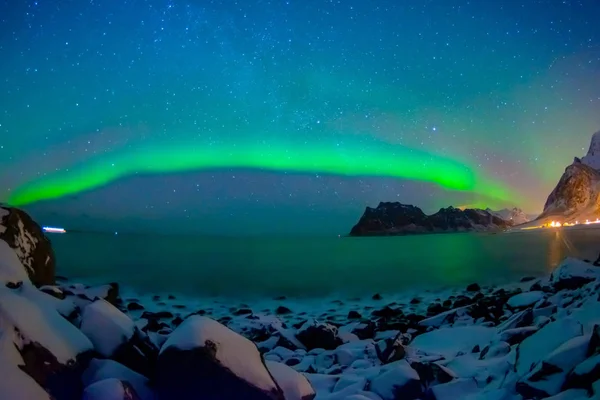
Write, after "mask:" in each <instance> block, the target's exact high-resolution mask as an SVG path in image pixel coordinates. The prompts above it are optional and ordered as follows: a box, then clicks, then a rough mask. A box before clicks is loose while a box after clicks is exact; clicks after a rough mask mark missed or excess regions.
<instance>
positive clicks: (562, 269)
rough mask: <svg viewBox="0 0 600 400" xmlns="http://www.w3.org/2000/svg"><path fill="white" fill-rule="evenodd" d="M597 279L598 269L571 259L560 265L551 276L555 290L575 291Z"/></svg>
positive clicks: (598, 275) (599, 273) (598, 276)
mask: <svg viewBox="0 0 600 400" xmlns="http://www.w3.org/2000/svg"><path fill="white" fill-rule="evenodd" d="M597 279H600V267H597V266H595V265H593V264H590V263H587V262H585V261H581V260H578V259H576V258H571V257H568V258H566V259H565V260H564V261H563V262H562V263H560V265H559V266H558V267H556V269H555V270H554V271H553V272H552V276H551V282H552V284H553V286H554V288H556V289H557V290H563V289H570V290H573V289H577V288H580V287H581V286H583V285H585V284H586V283H589V282H592V281H594V280H597Z"/></svg>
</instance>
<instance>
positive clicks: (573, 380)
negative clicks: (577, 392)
mask: <svg viewBox="0 0 600 400" xmlns="http://www.w3.org/2000/svg"><path fill="white" fill-rule="evenodd" d="M599 379H600V354H596V355H594V356H592V357H590V358H588V359H586V360H585V361H583V362H582V363H580V364H579V365H577V366H576V367H575V368H574V369H573V370H572V371H571V372H570V373H569V375H568V376H567V379H566V382H565V385H564V387H566V388H579V389H586V390H588V391H590V392H591V391H592V386H593V384H594V382H596V381H597V380H599ZM599 394H600V393H599Z"/></svg>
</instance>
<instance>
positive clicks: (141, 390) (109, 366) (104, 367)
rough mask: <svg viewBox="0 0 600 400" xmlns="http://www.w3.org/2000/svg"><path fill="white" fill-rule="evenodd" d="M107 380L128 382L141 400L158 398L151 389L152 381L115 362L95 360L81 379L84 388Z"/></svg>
mask: <svg viewBox="0 0 600 400" xmlns="http://www.w3.org/2000/svg"><path fill="white" fill-rule="evenodd" d="M106 379H118V380H121V381H125V382H128V383H129V384H130V385H131V386H132V387H133V389H134V390H135V391H136V393H137V394H138V396H139V397H140V400H155V398H156V396H155V395H154V392H153V391H152V389H150V387H149V383H150V381H149V380H148V378H146V377H145V376H143V375H140V374H138V373H137V372H135V371H132V370H131V369H129V368H127V367H126V366H124V365H122V364H119V363H118V362H116V361H113V360H100V359H97V358H94V359H93V360H92V361H90V364H89V366H88V368H87V369H86V370H85V371H84V373H83V376H82V377H81V380H82V382H83V385H84V386H90V385H92V384H94V383H96V382H100V381H103V380H106Z"/></svg>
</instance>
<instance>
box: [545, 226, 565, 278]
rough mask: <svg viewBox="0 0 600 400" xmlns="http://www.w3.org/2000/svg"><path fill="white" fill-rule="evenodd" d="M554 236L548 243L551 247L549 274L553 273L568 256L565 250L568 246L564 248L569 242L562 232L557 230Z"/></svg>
mask: <svg viewBox="0 0 600 400" xmlns="http://www.w3.org/2000/svg"><path fill="white" fill-rule="evenodd" d="M552 236H553V238H552V239H550V240H549V242H548V244H549V247H548V263H547V267H548V272H549V273H550V272H552V271H553V270H554V268H556V266H557V265H558V264H560V262H561V261H562V260H563V259H564V257H565V255H566V254H565V253H566V252H565V251H564V250H565V248H567V246H564V245H565V244H566V243H567V242H566V240H565V236H564V235H563V234H562V231H561V230H556V231H555V232H553V234H552Z"/></svg>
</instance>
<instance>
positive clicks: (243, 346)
mask: <svg viewBox="0 0 600 400" xmlns="http://www.w3.org/2000/svg"><path fill="white" fill-rule="evenodd" d="M207 341H210V342H213V343H215V344H216V350H217V351H216V355H215V357H216V359H217V360H218V361H219V362H220V364H221V365H223V366H224V367H225V368H227V369H229V370H230V371H231V372H232V373H233V374H235V375H236V376H237V377H239V378H241V379H243V380H245V381H246V382H249V383H251V384H252V385H254V386H256V387H257V388H259V389H261V390H264V391H265V392H269V391H271V390H273V389H274V388H275V387H276V385H275V382H274V381H273V379H272V378H271V375H269V372H268V371H267V369H266V368H264V366H263V365H262V362H261V354H260V353H259V351H258V349H257V348H256V345H255V344H254V343H252V342H251V341H250V340H248V339H246V338H245V337H243V336H240V335H238V334H237V333H235V332H234V331H232V330H231V329H229V328H227V327H226V326H223V325H221V324H220V323H218V322H217V321H215V320H212V319H210V318H207V317H202V316H198V315H193V316H190V317H188V318H187V319H186V320H185V321H183V323H182V324H181V325H180V326H179V327H177V329H175V331H173V333H171V335H170V336H169V339H167V341H166V342H165V343H164V344H163V346H162V347H161V349H160V353H161V354H162V352H163V351H165V350H166V349H168V348H170V347H174V348H176V349H179V350H192V349H194V348H198V347H205V345H206V342H207Z"/></svg>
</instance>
